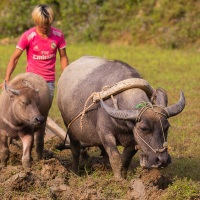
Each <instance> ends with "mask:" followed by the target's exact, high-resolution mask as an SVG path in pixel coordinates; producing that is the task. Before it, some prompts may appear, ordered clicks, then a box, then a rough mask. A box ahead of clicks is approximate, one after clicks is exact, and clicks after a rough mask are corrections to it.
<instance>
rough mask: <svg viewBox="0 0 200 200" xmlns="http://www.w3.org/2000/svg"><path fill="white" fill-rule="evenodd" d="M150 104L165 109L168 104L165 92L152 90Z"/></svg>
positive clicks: (159, 89) (160, 89) (158, 89)
mask: <svg viewBox="0 0 200 200" xmlns="http://www.w3.org/2000/svg"><path fill="white" fill-rule="evenodd" d="M151 102H152V104H154V105H159V106H163V107H166V106H167V104H168V97H167V93H166V91H165V90H164V89H162V88H157V89H156V90H154V92H153V94H152V96H151Z"/></svg>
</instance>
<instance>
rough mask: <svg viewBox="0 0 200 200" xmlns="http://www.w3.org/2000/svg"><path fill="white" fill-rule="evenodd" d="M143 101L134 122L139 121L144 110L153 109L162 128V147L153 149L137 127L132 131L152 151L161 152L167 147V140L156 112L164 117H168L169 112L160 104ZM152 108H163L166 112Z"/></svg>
mask: <svg viewBox="0 0 200 200" xmlns="http://www.w3.org/2000/svg"><path fill="white" fill-rule="evenodd" d="M143 103H145V104H146V105H145V106H144V107H143V108H142V109H141V111H140V113H139V114H138V116H137V119H136V122H139V121H140V119H141V116H142V115H143V114H144V112H146V111H147V110H149V109H151V110H153V111H154V113H155V114H156V115H157V116H158V119H159V122H160V125H161V128H162V134H163V140H164V143H163V148H161V149H160V148H159V149H154V148H153V147H152V146H151V145H149V144H148V143H147V142H146V141H145V140H144V139H143V138H142V137H141V136H140V135H139V133H138V131H137V129H136V128H135V127H134V132H135V133H136V134H137V136H138V137H139V138H140V139H141V140H142V141H143V142H144V143H145V144H146V145H147V146H148V147H149V148H150V149H151V150H152V151H153V152H154V153H156V154H157V153H162V152H164V151H165V150H166V149H167V146H168V144H167V141H166V138H165V133H164V129H163V125H162V121H161V119H160V116H159V115H158V114H161V115H163V116H165V117H166V118H168V117H169V114H168V112H167V110H166V109H165V108H163V107H161V106H158V105H152V104H151V103H150V102H148V103H146V102H143ZM154 108H161V109H162V110H164V111H165V112H166V114H164V113H162V112H159V111H156V110H155V109H154ZM137 149H139V148H138V145H137V146H136V150H137Z"/></svg>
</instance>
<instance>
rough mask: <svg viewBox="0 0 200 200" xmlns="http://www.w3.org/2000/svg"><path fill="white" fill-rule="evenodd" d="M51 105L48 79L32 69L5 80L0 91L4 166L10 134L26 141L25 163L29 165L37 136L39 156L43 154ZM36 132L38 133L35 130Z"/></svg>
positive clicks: (0, 156) (0, 149)
mask: <svg viewBox="0 0 200 200" xmlns="http://www.w3.org/2000/svg"><path fill="white" fill-rule="evenodd" d="M50 106H51V96H50V92H49V89H48V85H47V83H46V81H45V80H44V79H43V78H41V77H40V76H38V75H36V74H33V73H24V74H20V75H18V76H16V77H15V78H14V79H13V80H12V81H11V82H10V83H9V84H8V85H7V84H6V83H5V87H4V90H3V92H2V93H1V95H0V159H1V165H2V166H3V167H6V166H7V161H8V158H9V148H8V138H18V137H19V138H20V139H21V140H22V144H23V156H22V165H23V167H24V168H29V167H30V164H31V150H32V146H33V142H34V136H35V147H36V153H37V158H38V159H41V158H42V153H43V148H44V131H45V122H46V118H47V115H48V112H49V108H50ZM34 133H35V134H34Z"/></svg>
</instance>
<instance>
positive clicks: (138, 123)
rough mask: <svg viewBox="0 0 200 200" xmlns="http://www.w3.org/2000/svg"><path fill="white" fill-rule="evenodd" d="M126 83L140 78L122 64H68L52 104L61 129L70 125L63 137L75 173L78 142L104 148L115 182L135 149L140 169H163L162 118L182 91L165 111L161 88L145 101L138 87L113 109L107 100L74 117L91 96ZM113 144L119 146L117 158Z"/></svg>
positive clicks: (175, 108)
mask: <svg viewBox="0 0 200 200" xmlns="http://www.w3.org/2000/svg"><path fill="white" fill-rule="evenodd" d="M130 78H139V79H141V76H140V74H139V73H138V72H137V70H136V69H134V68H132V67H130V66H129V65H128V64H126V63H124V62H121V61H113V60H106V59H102V58H98V57H92V56H83V57H81V58H80V59H78V60H76V61H74V62H73V63H71V64H70V65H69V66H68V67H67V68H66V69H65V70H64V72H63V74H62V75H61V77H60V79H59V81H58V93H57V103H58V107H59V109H60V111H61V115H62V118H63V121H64V123H65V125H66V127H67V126H68V125H69V123H70V126H69V130H68V134H69V137H70V141H71V143H70V145H71V150H72V154H73V163H72V169H73V170H74V171H75V172H77V171H78V164H79V155H80V144H82V143H87V144H88V145H89V146H98V147H100V148H101V149H104V150H105V151H106V153H107V155H108V157H109V161H110V164H111V167H112V170H113V172H114V177H115V178H116V179H119V180H121V179H122V178H125V177H126V174H127V170H128V167H129V165H130V162H131V159H132V157H133V156H134V155H135V153H136V152H137V150H138V149H141V154H140V164H141V165H142V166H143V167H146V168H152V167H155V168H158V167H165V166H167V165H168V163H170V156H169V154H168V151H167V132H168V128H169V122H168V118H169V117H172V116H175V115H177V114H179V113H180V112H181V111H182V110H183V109H184V106H185V98H184V94H183V92H182V91H181V93H180V99H179V101H178V102H177V103H175V104H174V105H171V106H167V101H168V99H167V95H166V93H165V92H164V90H162V89H157V90H154V92H153V94H152V95H151V96H149V95H147V93H146V92H145V91H144V90H142V89H140V88H130V89H128V90H126V91H123V92H120V93H119V94H116V95H115V96H114V98H115V101H117V106H118V107H116V106H115V107H116V108H115V107H114V103H113V100H112V98H108V99H105V100H104V101H103V100H100V103H99V102H97V103H95V104H94V105H93V106H92V107H90V108H89V109H87V110H86V112H85V114H84V116H83V117H77V116H80V115H79V114H80V113H81V112H82V111H83V109H84V107H85V102H86V101H87V100H88V97H89V96H90V95H91V94H92V93H94V92H100V91H102V89H103V88H104V87H105V86H112V85H114V84H116V83H118V82H120V81H123V80H126V79H130ZM90 103H92V99H89V102H88V105H90ZM76 117H77V118H76ZM80 122H81V124H82V126H81V125H80ZM118 145H121V146H123V147H124V150H123V153H122V155H121V154H120V153H119V150H118V148H117V146H118Z"/></svg>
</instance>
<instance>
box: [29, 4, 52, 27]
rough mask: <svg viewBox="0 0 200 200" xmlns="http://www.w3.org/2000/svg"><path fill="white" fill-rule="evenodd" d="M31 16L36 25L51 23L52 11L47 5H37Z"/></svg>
mask: <svg viewBox="0 0 200 200" xmlns="http://www.w3.org/2000/svg"><path fill="white" fill-rule="evenodd" d="M32 18H33V21H34V22H35V24H37V25H44V24H48V25H51V24H52V23H53V21H54V11H53V9H52V8H51V7H50V6H48V5H45V4H41V5H37V6H36V7H35V8H34V9H33V11H32Z"/></svg>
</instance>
